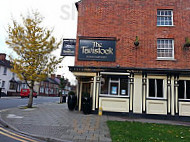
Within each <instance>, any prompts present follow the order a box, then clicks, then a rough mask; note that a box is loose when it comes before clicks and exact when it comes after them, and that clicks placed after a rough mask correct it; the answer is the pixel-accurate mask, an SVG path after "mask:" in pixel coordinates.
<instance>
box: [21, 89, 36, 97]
mask: <svg viewBox="0 0 190 142" xmlns="http://www.w3.org/2000/svg"><path fill="white" fill-rule="evenodd" d="M29 95H30V89H21V91H20V97H21V98H24V97H28V98H29ZM33 97H35V98H37V93H36V92H33Z"/></svg>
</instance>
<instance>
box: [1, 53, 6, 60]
mask: <svg viewBox="0 0 190 142" xmlns="http://www.w3.org/2000/svg"><path fill="white" fill-rule="evenodd" d="M0 60H1V61H5V60H6V54H5V53H0Z"/></svg>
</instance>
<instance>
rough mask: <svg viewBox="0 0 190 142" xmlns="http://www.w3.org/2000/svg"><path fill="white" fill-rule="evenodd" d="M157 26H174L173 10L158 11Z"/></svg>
mask: <svg viewBox="0 0 190 142" xmlns="http://www.w3.org/2000/svg"><path fill="white" fill-rule="evenodd" d="M157 26H173V10H157Z"/></svg>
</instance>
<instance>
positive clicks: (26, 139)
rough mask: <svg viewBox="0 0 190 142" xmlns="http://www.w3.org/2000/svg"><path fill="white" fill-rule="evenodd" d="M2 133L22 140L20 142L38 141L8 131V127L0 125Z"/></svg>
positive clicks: (0, 132)
mask: <svg viewBox="0 0 190 142" xmlns="http://www.w3.org/2000/svg"><path fill="white" fill-rule="evenodd" d="M0 134H1V135H4V136H7V137H9V138H12V139H14V140H17V141H20V142H37V141H35V140H33V139H30V138H27V137H24V136H22V135H19V134H15V133H13V132H10V131H7V130H6V129H3V128H2V127H0Z"/></svg>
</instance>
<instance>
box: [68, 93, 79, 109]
mask: <svg viewBox="0 0 190 142" xmlns="http://www.w3.org/2000/svg"><path fill="white" fill-rule="evenodd" d="M76 104H77V97H76V96H75V95H69V96H68V102H67V105H68V108H69V110H70V111H73V110H74V109H75V107H76Z"/></svg>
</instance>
